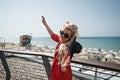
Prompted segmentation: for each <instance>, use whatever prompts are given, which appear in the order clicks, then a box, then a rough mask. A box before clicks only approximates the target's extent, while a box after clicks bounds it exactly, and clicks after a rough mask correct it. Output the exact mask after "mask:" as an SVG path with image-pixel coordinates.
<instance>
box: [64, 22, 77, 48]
mask: <svg viewBox="0 0 120 80" xmlns="http://www.w3.org/2000/svg"><path fill="white" fill-rule="evenodd" d="M63 27H64V28H65V29H68V30H70V31H71V39H70V40H69V41H68V42H66V43H65V44H66V45H67V46H68V47H70V46H71V44H72V42H73V40H74V39H75V38H76V37H78V27H77V25H75V24H73V23H70V22H66V23H65V24H64V25H63Z"/></svg>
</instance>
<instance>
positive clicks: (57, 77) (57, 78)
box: [50, 34, 72, 80]
mask: <svg viewBox="0 0 120 80" xmlns="http://www.w3.org/2000/svg"><path fill="white" fill-rule="evenodd" d="M52 39H53V40H55V41H56V42H57V43H58V45H57V46H56V48H57V47H58V46H59V45H60V44H61V42H60V38H59V36H58V35H56V34H54V35H53V36H52ZM57 56H58V52H55V54H54V59H53V63H52V69H51V78H50V80H72V71H71V66H70V63H69V64H68V65H67V66H66V71H65V72H62V71H61V65H58V59H57V58H56V57H57ZM67 57H70V53H68V55H67V56H66V57H65V58H64V59H65V60H66V59H67ZM69 61H70V60H69Z"/></svg>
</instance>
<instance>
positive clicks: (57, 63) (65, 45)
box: [42, 16, 82, 80]
mask: <svg viewBox="0 0 120 80" xmlns="http://www.w3.org/2000/svg"><path fill="white" fill-rule="evenodd" d="M42 23H43V25H44V26H45V27H46V29H47V31H48V33H49V34H50V36H51V38H52V39H53V40H54V41H56V42H57V43H58V44H57V46H56V49H55V54H54V59H53V63H52V69H51V78H50V80H72V70H71V66H70V55H71V53H70V52H71V50H70V49H71V45H73V42H75V39H76V37H77V35H78V27H77V26H76V25H75V24H71V23H69V22H67V23H65V24H64V25H63V27H62V29H61V30H60V35H58V34H55V33H54V32H53V31H52V30H51V28H50V27H49V25H48V24H47V22H46V20H45V18H44V16H42ZM75 45H77V46H78V47H79V49H78V51H81V48H82V46H81V45H79V43H76V42H75ZM75 45H74V46H75ZM73 52H75V51H73ZM72 56H73V55H72Z"/></svg>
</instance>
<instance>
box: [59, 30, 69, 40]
mask: <svg viewBox="0 0 120 80" xmlns="http://www.w3.org/2000/svg"><path fill="white" fill-rule="evenodd" d="M60 35H64V37H65V38H69V35H68V34H67V33H65V32H64V31H61V30H60Z"/></svg>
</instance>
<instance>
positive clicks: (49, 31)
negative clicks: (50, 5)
mask: <svg viewBox="0 0 120 80" xmlns="http://www.w3.org/2000/svg"><path fill="white" fill-rule="evenodd" d="M41 17H42V23H43V25H44V26H45V27H46V29H47V31H48V33H49V34H50V36H52V35H53V34H54V32H53V31H52V30H51V28H50V27H49V25H48V24H47V22H46V20H45V17H44V16H41Z"/></svg>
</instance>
